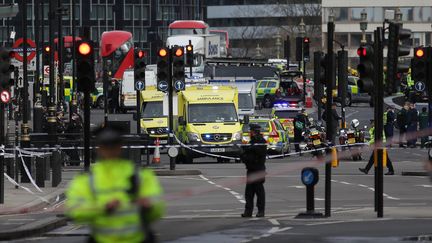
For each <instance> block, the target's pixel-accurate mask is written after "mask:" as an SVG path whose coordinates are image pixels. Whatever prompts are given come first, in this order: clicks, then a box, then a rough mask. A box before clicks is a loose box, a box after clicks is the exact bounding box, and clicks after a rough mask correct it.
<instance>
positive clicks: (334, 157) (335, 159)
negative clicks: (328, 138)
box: [331, 148, 339, 168]
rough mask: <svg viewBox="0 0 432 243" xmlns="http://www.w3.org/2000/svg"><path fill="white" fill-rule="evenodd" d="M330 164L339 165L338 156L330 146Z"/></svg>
mask: <svg viewBox="0 0 432 243" xmlns="http://www.w3.org/2000/svg"><path fill="white" fill-rule="evenodd" d="M331 166H332V167H333V168H337V167H339V158H338V154H337V149H336V148H331Z"/></svg>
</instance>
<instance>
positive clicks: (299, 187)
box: [288, 186, 306, 189]
mask: <svg viewBox="0 0 432 243" xmlns="http://www.w3.org/2000/svg"><path fill="white" fill-rule="evenodd" d="M288 187H289V188H297V189H304V188H306V187H305V186H288Z"/></svg>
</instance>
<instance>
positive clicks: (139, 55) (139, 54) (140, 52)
mask: <svg viewBox="0 0 432 243" xmlns="http://www.w3.org/2000/svg"><path fill="white" fill-rule="evenodd" d="M144 56H145V53H144V51H143V50H139V51H138V58H143V57H144Z"/></svg>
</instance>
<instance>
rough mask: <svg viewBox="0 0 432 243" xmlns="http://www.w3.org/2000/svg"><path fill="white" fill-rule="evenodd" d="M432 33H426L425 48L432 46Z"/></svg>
mask: <svg viewBox="0 0 432 243" xmlns="http://www.w3.org/2000/svg"><path fill="white" fill-rule="evenodd" d="M431 37H432V33H431V32H429V33H425V46H429V45H431V44H432V38H431Z"/></svg>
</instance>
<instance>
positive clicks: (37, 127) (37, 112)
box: [33, 0, 44, 133]
mask: <svg viewBox="0 0 432 243" xmlns="http://www.w3.org/2000/svg"><path fill="white" fill-rule="evenodd" d="M40 2H41V1H40V0H35V2H34V5H35V6H36V8H35V9H34V11H35V42H36V73H35V79H34V85H33V95H34V96H33V131H34V132H36V133H39V132H42V119H43V108H42V103H41V93H40V90H41V88H40V87H41V74H40V67H41V54H42V52H43V50H42V48H43V46H44V45H43V43H44V42H43V31H42V34H41V35H42V38H40V35H39V30H40V23H42V26H43V21H44V18H43V7H42V8H40V9H41V11H42V18H41V15H40V14H39V7H40V6H39V5H40ZM41 19H42V20H41ZM42 30H43V28H42ZM41 39H42V41H41ZM42 80H43V76H42Z"/></svg>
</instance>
